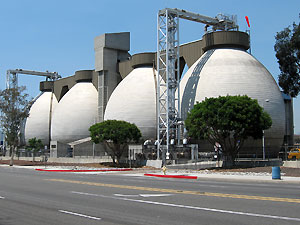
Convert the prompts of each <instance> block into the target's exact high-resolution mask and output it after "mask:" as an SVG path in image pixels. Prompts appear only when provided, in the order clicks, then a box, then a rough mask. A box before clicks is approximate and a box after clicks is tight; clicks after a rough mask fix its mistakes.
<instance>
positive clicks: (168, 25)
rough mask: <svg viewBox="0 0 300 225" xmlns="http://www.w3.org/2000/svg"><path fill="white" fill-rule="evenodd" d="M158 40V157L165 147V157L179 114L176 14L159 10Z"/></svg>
mask: <svg viewBox="0 0 300 225" xmlns="http://www.w3.org/2000/svg"><path fill="white" fill-rule="evenodd" d="M157 40H158V42H157V53H158V54H157V71H158V76H157V115H158V118H157V122H158V126H157V139H158V143H157V150H158V151H157V157H158V158H159V151H160V150H162V147H163V146H165V147H166V148H165V149H164V150H165V151H166V155H167V158H168V155H169V143H170V142H171V140H172V142H174V141H175V137H176V133H178V132H176V128H177V126H176V123H177V122H178V119H179V115H180V102H179V91H178V92H177V95H176V90H177V89H178V87H179V17H178V13H177V12H176V11H175V12H174V11H173V10H169V9H164V10H160V11H159V13H158V32H157ZM175 95H176V96H175ZM176 105H177V108H176ZM162 152H163V151H162Z"/></svg>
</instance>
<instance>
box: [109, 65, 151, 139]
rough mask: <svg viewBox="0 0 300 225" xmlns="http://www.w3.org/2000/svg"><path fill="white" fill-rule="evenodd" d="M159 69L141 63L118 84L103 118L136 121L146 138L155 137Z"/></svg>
mask: <svg viewBox="0 0 300 225" xmlns="http://www.w3.org/2000/svg"><path fill="white" fill-rule="evenodd" d="M155 76H156V71H155V70H154V69H153V68H152V67H147V66H146V67H145V66H143V67H139V68H135V69H134V70H133V71H131V72H130V73H129V74H128V75H127V76H126V77H125V78H124V79H123V80H122V81H121V82H120V84H119V85H118V86H117V87H116V89H115V90H114V92H113V93H112V95H111V96H110V99H109V101H108V103H107V106H106V109H105V114H104V120H124V121H127V122H130V123H134V124H135V125H136V126H137V127H138V128H139V129H140V130H141V133H142V137H143V138H144V139H145V140H146V139H155V137H156V91H155V90H156V89H155V87H156V77H155Z"/></svg>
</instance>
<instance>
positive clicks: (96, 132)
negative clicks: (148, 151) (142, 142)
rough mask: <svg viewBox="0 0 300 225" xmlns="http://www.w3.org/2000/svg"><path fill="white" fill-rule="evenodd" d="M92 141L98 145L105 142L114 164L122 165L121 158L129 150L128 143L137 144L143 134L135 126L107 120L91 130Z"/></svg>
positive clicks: (93, 126)
mask: <svg viewBox="0 0 300 225" xmlns="http://www.w3.org/2000/svg"><path fill="white" fill-rule="evenodd" d="M89 131H90V134H91V138H92V141H93V142H94V143H96V144H98V143H100V142H104V143H105V145H106V146H107V147H108V148H109V149H110V150H111V152H108V153H109V154H110V156H111V157H112V159H113V162H114V164H115V163H116V159H117V163H118V164H119V163H120V158H121V156H122V155H123V153H124V152H125V150H126V149H127V146H128V143H130V142H135V143H137V142H138V141H139V139H140V138H141V132H140V130H139V129H138V128H137V126H136V125H135V124H131V123H128V122H126V121H119V120H106V121H103V122H101V123H97V124H95V125H92V126H91V127H90V128H89Z"/></svg>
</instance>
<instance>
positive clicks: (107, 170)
mask: <svg viewBox="0 0 300 225" xmlns="http://www.w3.org/2000/svg"><path fill="white" fill-rule="evenodd" d="M35 170H36V171H43V172H75V173H76V172H111V171H131V170H132V169H103V170H51V169H49V170H47V169H35Z"/></svg>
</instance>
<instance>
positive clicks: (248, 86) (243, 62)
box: [180, 32, 285, 156]
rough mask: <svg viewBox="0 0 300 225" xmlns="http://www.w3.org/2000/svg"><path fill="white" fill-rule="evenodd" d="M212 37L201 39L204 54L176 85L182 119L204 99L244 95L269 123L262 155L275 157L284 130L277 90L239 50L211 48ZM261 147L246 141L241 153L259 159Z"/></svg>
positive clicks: (258, 142) (255, 62)
mask: <svg viewBox="0 0 300 225" xmlns="http://www.w3.org/2000/svg"><path fill="white" fill-rule="evenodd" d="M217 33H219V32H215V34H217ZM215 34H214V33H210V34H207V35H205V36H204V38H203V40H204V41H206V44H207V46H206V49H205V50H206V52H205V53H204V54H203V55H202V56H201V57H200V59H198V60H197V61H196V62H195V63H194V64H193V65H192V66H191V68H189V70H188V71H187V72H186V74H184V76H183V77H182V79H181V81H180V91H181V110H182V111H181V112H182V118H183V119H186V117H187V113H188V112H189V111H190V110H191V109H192V108H193V106H194V104H196V102H197V101H198V102H201V101H203V100H205V98H210V97H219V96H226V95H231V96H235V95H247V96H249V97H250V98H252V99H257V101H258V103H259V104H260V105H261V106H263V108H264V109H265V110H266V112H268V113H269V114H270V116H271V118H272V123H273V124H272V127H271V128H270V129H268V130H266V131H265V146H266V155H267V156H276V154H277V153H278V151H279V149H280V146H281V145H282V143H283V137H284V127H285V125H284V124H285V108H284V101H283V98H282V94H281V92H280V90H279V87H278V85H277V83H276V82H275V80H274V78H273V77H272V75H271V74H270V72H269V71H268V70H267V69H266V68H265V67H264V66H263V65H262V64H261V63H260V62H259V61H258V60H257V59H255V58H254V57H253V56H252V55H250V54H249V53H248V52H246V51H245V49H244V48H242V47H241V46H239V45H232V44H231V45H215V44H214V40H213V37H214V36H213V35H215ZM224 35H226V34H225V32H224ZM209 36H212V38H211V37H209ZM261 146H262V140H256V141H253V140H251V141H250V140H249V141H248V142H245V144H244V148H243V150H244V151H245V152H248V153H253V154H255V156H261V155H262V147H261Z"/></svg>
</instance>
